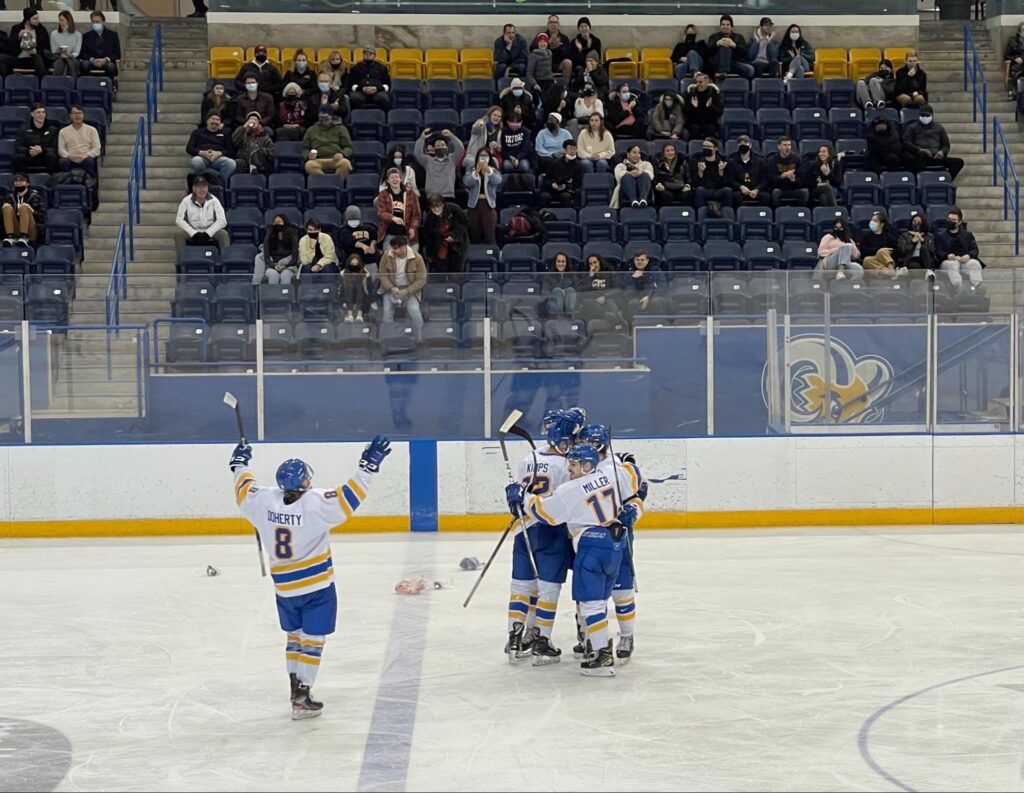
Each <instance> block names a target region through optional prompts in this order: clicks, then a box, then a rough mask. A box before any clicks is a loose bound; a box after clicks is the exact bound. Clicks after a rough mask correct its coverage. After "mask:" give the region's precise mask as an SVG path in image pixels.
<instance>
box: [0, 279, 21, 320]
mask: <svg viewBox="0 0 1024 793" xmlns="http://www.w3.org/2000/svg"><path fill="white" fill-rule="evenodd" d="M24 318H25V285H24V283H23V282H22V281H11V282H8V283H0V322H21V320H23V319H24Z"/></svg>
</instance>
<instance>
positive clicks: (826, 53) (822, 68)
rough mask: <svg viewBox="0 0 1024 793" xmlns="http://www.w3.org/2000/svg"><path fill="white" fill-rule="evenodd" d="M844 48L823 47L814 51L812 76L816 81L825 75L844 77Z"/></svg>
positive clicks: (822, 79) (823, 78)
mask: <svg viewBox="0 0 1024 793" xmlns="http://www.w3.org/2000/svg"><path fill="white" fill-rule="evenodd" d="M846 64H847V55H846V50H844V49H841V48H839V47H833V48H828V47H826V48H824V49H820V50H817V51H816V52H815V53H814V76H815V77H817V78H818V82H822V81H824V80H825V78H827V77H846V71H847V69H846Z"/></svg>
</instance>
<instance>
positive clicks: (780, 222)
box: [775, 207, 819, 243]
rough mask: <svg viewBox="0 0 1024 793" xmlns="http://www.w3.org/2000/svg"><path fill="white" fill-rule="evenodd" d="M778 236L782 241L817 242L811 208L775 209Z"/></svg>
mask: <svg viewBox="0 0 1024 793" xmlns="http://www.w3.org/2000/svg"><path fill="white" fill-rule="evenodd" d="M775 232H776V237H777V238H778V239H779V240H781V241H782V242H793V241H797V242H815V243H816V242H817V241H818V239H819V237H816V236H815V231H814V224H813V223H812V222H811V210H810V209H808V208H807V207H779V208H778V209H777V210H775Z"/></svg>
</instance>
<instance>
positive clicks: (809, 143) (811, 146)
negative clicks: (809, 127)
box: [796, 138, 832, 165]
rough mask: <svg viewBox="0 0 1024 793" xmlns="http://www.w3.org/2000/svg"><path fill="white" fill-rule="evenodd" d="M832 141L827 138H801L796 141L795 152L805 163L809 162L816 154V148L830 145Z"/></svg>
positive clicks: (812, 160)
mask: <svg viewBox="0 0 1024 793" xmlns="http://www.w3.org/2000/svg"><path fill="white" fill-rule="evenodd" d="M831 145H832V141H830V140H829V139H828V138H803V139H801V140H799V141H797V144H796V153H797V154H799V155H800V159H801V160H803V162H804V164H805V165H808V164H811V163H813V162H814V160H815V159H816V158H817V156H818V149H819V148H821V147H822V146H831Z"/></svg>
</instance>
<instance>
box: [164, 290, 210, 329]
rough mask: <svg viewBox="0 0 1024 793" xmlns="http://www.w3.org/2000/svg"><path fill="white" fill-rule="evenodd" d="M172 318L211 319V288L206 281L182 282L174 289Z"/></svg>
mask: <svg viewBox="0 0 1024 793" xmlns="http://www.w3.org/2000/svg"><path fill="white" fill-rule="evenodd" d="M171 316H172V317H200V318H202V319H205V320H207V321H209V320H210V319H211V318H212V317H213V287H211V286H210V283H209V282H208V281H184V282H182V283H180V284H178V286H177V287H176V288H175V290H174V300H172V301H171Z"/></svg>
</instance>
